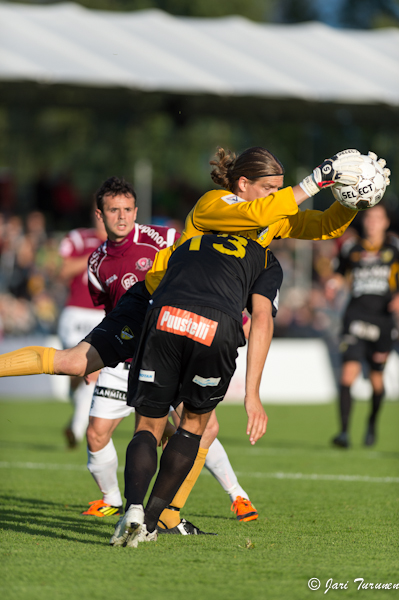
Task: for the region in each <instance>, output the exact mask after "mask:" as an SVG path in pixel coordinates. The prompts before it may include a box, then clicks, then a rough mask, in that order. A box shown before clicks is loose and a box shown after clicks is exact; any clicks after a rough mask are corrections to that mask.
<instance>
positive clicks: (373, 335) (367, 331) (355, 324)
mask: <svg viewBox="0 0 399 600" xmlns="http://www.w3.org/2000/svg"><path fill="white" fill-rule="evenodd" d="M349 333H351V334H352V335H355V336H356V337H357V338H359V339H360V340H368V341H370V342H376V341H377V340H378V339H379V337H380V334H381V330H380V328H379V327H378V326H377V325H373V324H372V323H365V322H364V321H352V323H351V324H350V325H349Z"/></svg>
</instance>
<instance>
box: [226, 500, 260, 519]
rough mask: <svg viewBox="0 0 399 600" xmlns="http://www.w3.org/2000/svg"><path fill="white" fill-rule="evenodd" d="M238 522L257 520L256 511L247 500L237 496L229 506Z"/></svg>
mask: <svg viewBox="0 0 399 600" xmlns="http://www.w3.org/2000/svg"><path fill="white" fill-rule="evenodd" d="M230 510H232V511H233V512H234V513H235V514H236V517H237V519H238V520H239V521H255V519H257V518H258V516H259V515H258V511H257V510H256V508H255V507H254V505H253V504H251V502H250V501H249V500H248V499H247V498H242V497H241V496H237V498H236V499H235V500H234V502H233V504H232V505H231V509H230Z"/></svg>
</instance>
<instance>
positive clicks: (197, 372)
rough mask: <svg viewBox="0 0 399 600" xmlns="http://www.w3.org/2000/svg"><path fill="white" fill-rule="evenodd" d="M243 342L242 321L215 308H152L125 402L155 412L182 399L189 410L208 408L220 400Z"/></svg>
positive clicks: (198, 411)
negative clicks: (195, 324) (239, 321)
mask: <svg viewBox="0 0 399 600" xmlns="http://www.w3.org/2000/svg"><path fill="white" fill-rule="evenodd" d="M169 309H170V310H169ZM177 311H180V312H177ZM179 315H180V316H179ZM168 316H169V317H168ZM201 317H203V318H201ZM179 318H180V321H177V320H176V319H179ZM173 319H174V320H173ZM195 322H197V323H198V322H199V324H198V325H197V327H195V326H194V325H193V323H195ZM173 327H174V331H175V332H173ZM244 344H245V340H244V335H243V331H242V326H241V324H240V323H238V321H236V320H235V319H233V318H232V317H230V316H228V315H226V314H225V313H223V312H221V311H220V310H217V309H215V308H206V307H203V306H185V307H181V308H180V309H179V308H176V307H165V306H164V307H162V308H155V309H152V310H151V311H150V312H149V313H148V315H147V318H146V323H145V329H144V331H143V336H142V339H141V341H140V347H139V350H138V353H137V356H136V361H135V365H134V367H133V368H132V369H131V370H130V374H129V386H128V397H127V404H128V405H129V406H134V407H135V408H136V411H137V412H138V413H139V414H141V415H143V416H147V417H154V418H161V417H163V416H165V415H166V414H167V413H168V411H169V406H170V405H172V406H175V407H176V406H178V405H179V404H180V403H181V402H183V404H184V406H185V407H186V408H187V410H189V411H190V412H193V413H196V414H203V413H207V412H210V411H211V410H213V409H214V408H215V407H216V406H217V405H218V404H219V402H221V401H222V400H223V398H224V396H225V394H226V392H227V388H228V387H229V384H230V380H231V378H232V376H233V373H234V371H235V368H236V358H237V348H238V346H242V345H244Z"/></svg>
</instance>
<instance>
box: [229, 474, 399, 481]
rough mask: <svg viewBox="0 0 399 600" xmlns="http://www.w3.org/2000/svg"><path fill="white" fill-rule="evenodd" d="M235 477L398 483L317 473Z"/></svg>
mask: <svg viewBox="0 0 399 600" xmlns="http://www.w3.org/2000/svg"><path fill="white" fill-rule="evenodd" d="M236 475H237V477H255V478H257V479H263V478H268V479H306V480H311V481H364V482H367V483H399V477H370V476H369V475H320V474H318V473H237V472H236Z"/></svg>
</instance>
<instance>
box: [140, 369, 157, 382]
mask: <svg viewBox="0 0 399 600" xmlns="http://www.w3.org/2000/svg"><path fill="white" fill-rule="evenodd" d="M139 381H147V382H148V383H154V381H155V371H146V370H145V369H140V373H139Z"/></svg>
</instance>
